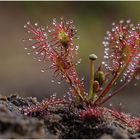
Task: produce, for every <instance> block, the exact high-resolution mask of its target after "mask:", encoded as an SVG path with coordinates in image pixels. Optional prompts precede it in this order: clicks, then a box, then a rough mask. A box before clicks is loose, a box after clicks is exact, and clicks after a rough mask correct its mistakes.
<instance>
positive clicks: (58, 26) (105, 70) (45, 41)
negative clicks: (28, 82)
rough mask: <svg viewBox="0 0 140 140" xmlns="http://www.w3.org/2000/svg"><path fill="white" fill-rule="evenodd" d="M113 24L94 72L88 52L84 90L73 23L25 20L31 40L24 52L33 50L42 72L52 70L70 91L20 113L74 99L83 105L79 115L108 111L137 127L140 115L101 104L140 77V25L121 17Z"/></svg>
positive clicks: (102, 114)
mask: <svg viewBox="0 0 140 140" xmlns="http://www.w3.org/2000/svg"><path fill="white" fill-rule="evenodd" d="M112 26H113V27H112V29H111V30H110V31H107V33H106V36H105V38H104V41H103V46H104V60H103V62H102V64H100V67H99V68H98V70H97V71H94V64H95V62H96V61H97V60H96V59H97V56H96V55H95V54H90V55H89V62H90V81H89V84H90V89H89V91H87V90H86V89H85V85H84V84H83V83H84V82H83V79H82V78H80V77H79V75H78V73H77V71H76V66H77V65H78V64H79V63H80V61H81V58H79V56H78V48H79V46H78V45H76V44H75V40H76V39H78V35H77V30H76V27H75V25H74V22H73V21H72V20H70V21H65V19H64V18H60V19H59V20H58V21H57V20H56V19H53V22H52V25H50V26H45V27H43V26H41V25H38V23H35V24H31V22H30V21H28V22H27V24H25V26H24V28H25V29H26V30H27V32H28V33H29V34H30V35H29V36H30V37H29V38H28V40H29V41H31V42H32V43H31V45H30V46H28V47H27V48H25V49H26V50H27V51H28V53H27V54H31V53H32V54H33V56H35V57H36V59H37V60H38V61H41V62H42V61H43V62H46V63H45V65H46V68H45V69H42V70H41V71H42V72H45V71H46V70H47V69H51V70H52V71H53V74H54V77H55V78H58V79H61V80H65V81H66V82H67V83H68V84H69V92H68V93H67V97H68V98H62V99H59V98H57V97H56V96H52V97H50V99H44V100H43V101H42V102H40V103H38V104H36V105H31V106H25V107H23V108H22V109H21V110H22V112H23V113H24V114H25V115H30V116H34V114H36V113H37V112H40V113H42V114H44V113H47V112H49V109H48V108H51V107H55V106H59V105H65V104H71V103H72V102H74V103H75V104H79V105H82V106H83V109H82V110H79V112H77V114H76V115H77V116H78V117H81V118H83V119H84V118H90V117H106V114H107V113H110V115H112V116H114V117H116V118H117V119H119V120H120V121H121V122H123V123H125V124H126V125H128V126H130V127H132V128H133V129H136V130H137V129H140V119H139V118H134V117H130V116H127V115H125V114H124V113H121V112H117V111H114V110H111V109H107V108H105V107H102V104H103V103H105V102H106V101H108V100H109V99H110V98H111V97H113V96H114V95H116V94H118V93H119V91H120V90H122V89H123V88H124V87H126V86H127V85H128V84H129V83H131V82H132V81H133V80H135V79H137V80H139V78H140V24H139V23H138V24H136V25H134V24H132V23H131V21H130V20H127V21H123V20H121V21H120V22H118V23H112ZM48 65H49V66H48ZM120 82H121V84H119V83H120ZM116 85H118V86H117V88H116V89H115V88H114V87H115V86H116ZM112 89H113V90H112Z"/></svg>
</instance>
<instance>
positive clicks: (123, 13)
mask: <svg viewBox="0 0 140 140" xmlns="http://www.w3.org/2000/svg"><path fill="white" fill-rule="evenodd" d="M60 16H63V17H65V18H66V19H72V20H74V22H75V25H76V27H77V28H78V34H79V35H80V40H79V41H78V44H79V45H80V49H79V55H80V57H81V58H82V62H81V64H80V65H79V66H78V67H77V69H78V72H79V75H80V76H81V77H83V76H84V77H85V85H86V88H87V89H88V81H89V60H88V55H89V54H90V53H95V54H96V55H97V56H98V57H99V59H98V60H97V63H96V68H97V67H98V66H99V64H100V63H101V61H102V59H103V50H104V48H103V46H102V41H103V38H104V36H105V33H106V31H107V30H111V24H112V22H118V21H119V20H121V19H131V20H132V21H133V22H134V23H136V22H139V21H140V2H83V1H82V2H55V1H52V2H50V1H49V2H47V1H46V2H0V94H3V95H9V94H14V93H17V94H20V96H22V97H25V96H37V97H38V99H39V100H41V99H42V98H44V97H49V96H50V94H53V93H57V94H58V96H61V97H62V96H63V95H64V94H66V92H67V91H68V85H67V84H65V82H62V84H61V85H58V84H57V82H55V83H51V79H52V72H51V71H47V72H45V73H41V69H42V68H43V67H44V66H47V64H44V63H39V62H37V61H35V60H33V59H32V56H28V55H27V52H26V51H25V50H24V47H26V46H27V45H29V44H30V42H28V43H24V42H22V39H24V38H27V36H28V34H27V33H26V32H25V30H24V28H23V26H24V24H25V23H26V22H27V21H28V20H30V21H31V22H33V23H34V22H38V23H39V24H41V25H50V24H51V22H52V19H53V18H59V17H60ZM134 85H135V86H134ZM106 105H107V106H110V107H112V108H114V107H115V108H117V109H122V110H123V111H125V112H130V113H132V114H135V115H139V114H140V108H139V105H140V82H136V81H135V82H133V83H132V84H130V85H129V86H127V87H126V88H125V89H124V90H122V91H121V92H120V94H118V95H116V96H115V97H113V98H112V99H111V100H110V101H108V102H107V103H106Z"/></svg>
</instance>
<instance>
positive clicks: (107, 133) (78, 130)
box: [0, 95, 140, 139]
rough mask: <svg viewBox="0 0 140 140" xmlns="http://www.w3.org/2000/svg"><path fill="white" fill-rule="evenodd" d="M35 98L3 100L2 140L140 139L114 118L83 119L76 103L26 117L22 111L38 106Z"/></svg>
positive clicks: (0, 112)
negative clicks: (21, 139)
mask: <svg viewBox="0 0 140 140" xmlns="http://www.w3.org/2000/svg"><path fill="white" fill-rule="evenodd" d="M36 103H37V99H36V98H32V97H27V98H21V97H19V96H17V95H11V96H8V97H4V96H2V95H1V96H0V138H47V139H53V138H70V139H71V138H73V139H74V138H81V139H83V138H84V139H85V138H90V139H93V138H104V139H107V138H118V139H119V138H140V133H139V132H136V131H134V130H133V129H131V128H129V127H127V126H125V125H123V124H121V123H120V122H119V121H117V120H114V119H113V118H108V119H107V117H109V116H108V115H106V119H103V118H100V117H92V118H87V119H81V118H80V117H78V115H77V112H78V111H79V110H82V106H80V105H79V106H77V105H75V104H74V103H72V104H67V105H65V106H61V107H60V106H58V107H54V108H50V109H49V113H48V112H43V113H40V112H38V113H36V114H32V116H25V115H24V114H23V113H22V112H21V111H20V108H22V107H23V106H30V105H32V104H36Z"/></svg>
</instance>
